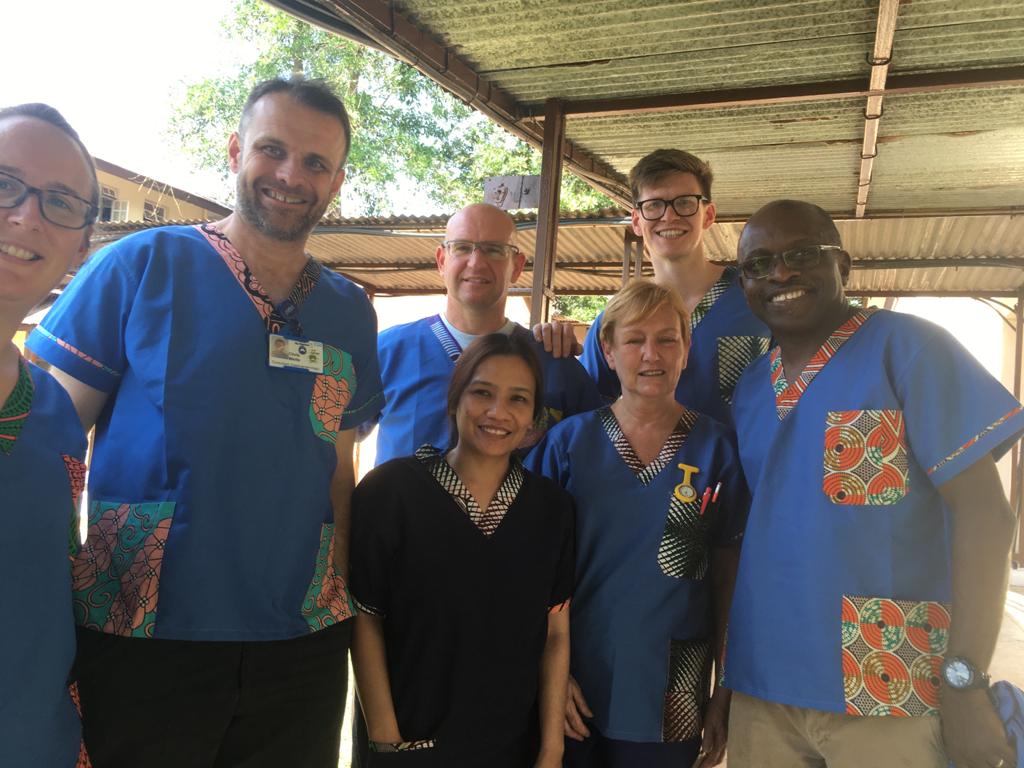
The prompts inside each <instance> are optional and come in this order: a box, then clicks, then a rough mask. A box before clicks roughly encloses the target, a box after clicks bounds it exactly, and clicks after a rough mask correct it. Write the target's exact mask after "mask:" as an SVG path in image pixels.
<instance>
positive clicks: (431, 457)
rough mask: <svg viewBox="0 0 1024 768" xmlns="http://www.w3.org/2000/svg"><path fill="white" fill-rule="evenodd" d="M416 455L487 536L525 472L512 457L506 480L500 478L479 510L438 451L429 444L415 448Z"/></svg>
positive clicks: (511, 498) (517, 490) (493, 530)
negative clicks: (488, 498)
mask: <svg viewBox="0 0 1024 768" xmlns="http://www.w3.org/2000/svg"><path fill="white" fill-rule="evenodd" d="M415 455H416V458H417V459H419V461H420V462H422V463H423V465H424V466H425V467H426V468H427V470H428V471H429V472H430V474H431V475H432V476H433V478H434V479H435V480H436V481H437V482H438V484H439V485H440V486H441V488H443V489H444V491H445V492H446V493H447V494H448V495H449V496H450V497H451V498H452V501H454V502H455V504H456V506H458V507H459V509H461V510H462V511H463V512H465V513H466V514H467V515H468V516H469V519H470V520H471V521H472V522H473V525H475V526H476V527H477V529H478V530H479V531H480V532H481V533H482V534H483V535H484V536H490V535H491V534H492V533H494V532H495V531H496V530H497V529H498V526H499V525H500V524H501V521H502V520H504V519H505V515H506V514H507V513H508V510H509V508H510V507H511V506H512V503H513V502H514V501H515V500H516V496H518V495H519V490H520V489H521V488H522V487H523V480H524V479H525V474H524V473H523V467H522V464H521V463H520V462H519V459H518V458H516V457H515V456H512V457H511V458H510V460H509V468H508V472H507V473H506V474H505V479H504V480H502V481H501V485H500V486H498V490H497V491H495V493H494V498H493V499H491V503H490V504H488V505H487V509H486V510H481V509H480V504H479V503H478V502H477V500H476V499H474V498H473V494H471V493H470V492H469V489H468V488H467V487H466V486H465V484H464V483H463V482H462V479H461V478H460V477H459V475H458V473H456V471H455V469H454V468H453V467H452V465H451V464H449V463H448V461H447V460H446V459H445V456H444V454H443V453H442V452H441V451H439V450H438V449H437V448H435V447H434V446H432V445H424V446H421V447H420V448H419V449H418V450H417V451H416V454H415Z"/></svg>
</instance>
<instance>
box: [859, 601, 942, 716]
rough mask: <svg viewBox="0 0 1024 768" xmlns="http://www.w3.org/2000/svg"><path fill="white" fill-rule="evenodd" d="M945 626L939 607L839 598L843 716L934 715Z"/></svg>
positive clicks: (937, 709) (934, 605)
mask: <svg viewBox="0 0 1024 768" xmlns="http://www.w3.org/2000/svg"><path fill="white" fill-rule="evenodd" d="M949 623H950V621H949V606H947V605H945V604H944V603H938V602H932V601H924V602H915V601H913V600H888V599H885V598H880V597H848V596H844V597H843V609H842V643H843V662H842V664H843V669H842V674H843V693H844V698H845V700H846V714H848V715H865V716H879V715H883V716H884V715H895V716H899V717H917V716H921V715H938V714H939V674H940V673H939V667H940V666H941V665H942V657H943V655H944V654H945V653H946V647H947V644H948V642H949Z"/></svg>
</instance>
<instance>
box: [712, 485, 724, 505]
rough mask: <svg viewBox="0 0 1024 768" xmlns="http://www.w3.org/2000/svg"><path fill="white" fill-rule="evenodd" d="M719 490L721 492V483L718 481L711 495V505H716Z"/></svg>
mask: <svg viewBox="0 0 1024 768" xmlns="http://www.w3.org/2000/svg"><path fill="white" fill-rule="evenodd" d="M720 490H722V483H721V481H719V482H718V485H716V486H715V492H714V493H713V494H711V503H712V504H717V503H718V492H719V491H720Z"/></svg>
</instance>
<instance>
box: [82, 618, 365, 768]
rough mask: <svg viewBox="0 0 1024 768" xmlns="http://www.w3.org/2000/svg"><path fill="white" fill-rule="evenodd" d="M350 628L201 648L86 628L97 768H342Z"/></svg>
mask: <svg viewBox="0 0 1024 768" xmlns="http://www.w3.org/2000/svg"><path fill="white" fill-rule="evenodd" d="M351 633H352V629H351V622H345V623H343V624H340V625H338V626H334V627H331V628H329V629H325V630H321V631H320V632H316V633H314V634H311V635H308V636H303V637H299V638H295V639H292V640H276V641H268V642H194V641H180V640H144V639H136V638H126V637H119V636H116V635H108V634H104V633H101V632H95V631H92V630H87V629H79V630H78V657H77V659H76V662H75V674H76V676H77V680H78V688H79V692H80V694H81V700H82V731H83V738H84V740H85V744H86V748H87V749H88V750H89V756H90V758H91V759H92V764H93V766H94V768H229V767H230V768H236V767H237V768H281V767H282V766H287V768H336V767H337V764H338V749H339V741H340V736H341V721H342V717H343V716H344V713H345V694H346V688H347V685H348V663H347V654H348V646H349V639H350V637H351Z"/></svg>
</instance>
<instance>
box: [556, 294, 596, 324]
mask: <svg viewBox="0 0 1024 768" xmlns="http://www.w3.org/2000/svg"><path fill="white" fill-rule="evenodd" d="M607 303H608V297H607V296H559V297H558V298H556V299H555V300H554V302H553V304H552V309H553V311H554V314H556V315H561V316H562V317H568V318H570V319H572V320H575V321H576V322H578V323H592V322H594V318H596V317H597V316H598V314H600V313H601V311H602V310H603V309H604V308H605V305H606V304H607Z"/></svg>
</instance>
